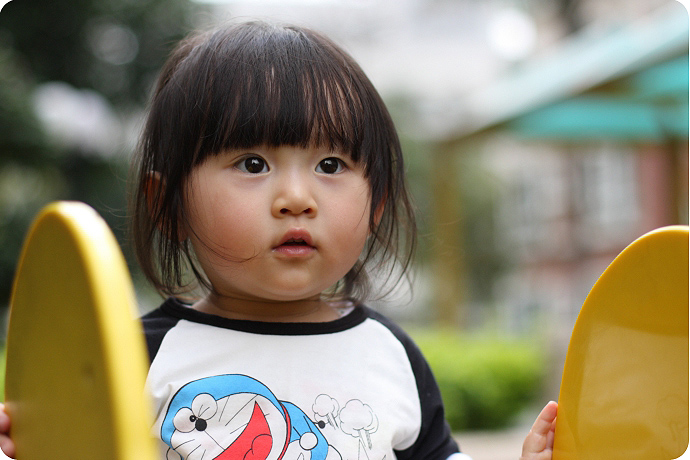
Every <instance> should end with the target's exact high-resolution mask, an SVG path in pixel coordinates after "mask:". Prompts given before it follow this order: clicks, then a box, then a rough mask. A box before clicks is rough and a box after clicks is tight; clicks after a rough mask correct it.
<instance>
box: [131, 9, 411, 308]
mask: <svg viewBox="0 0 690 460" xmlns="http://www.w3.org/2000/svg"><path fill="white" fill-rule="evenodd" d="M259 145H265V146H267V147H279V146H285V145H287V146H298V147H304V148H306V147H327V148H331V149H337V150H339V151H342V152H345V153H347V154H349V155H350V156H351V158H352V159H353V161H355V162H356V163H360V162H361V163H362V164H363V166H364V172H365V177H366V178H367V180H368V182H369V184H370V191H371V215H370V216H369V221H370V232H371V236H370V238H369V241H368V243H367V246H366V247H365V250H364V252H363V254H362V256H361V257H360V261H359V262H358V263H357V264H356V265H355V266H354V267H353V268H352V270H350V272H349V273H348V274H347V275H346V276H345V277H344V279H343V280H341V282H340V283H339V285H338V286H337V287H336V292H337V293H338V295H339V296H342V297H346V298H352V299H354V300H362V298H363V297H365V296H368V295H369V294H370V292H369V286H368V281H367V278H368V277H367V272H366V270H365V267H367V266H369V265H372V264H373V265H376V266H377V267H378V268H380V267H382V266H387V263H389V262H391V261H397V262H398V263H399V264H400V265H401V266H402V268H403V269H402V272H403V273H404V272H405V271H406V270H407V268H408V266H409V264H410V262H411V258H412V254H413V251H414V246H415V238H416V227H415V220H414V214H413V210H412V205H411V203H410V199H409V197H408V193H407V190H406V186H405V180H404V169H403V158H402V151H401V147H400V141H399V139H398V135H397V132H396V130H395V127H394V125H393V122H392V120H391V117H390V114H389V113H388V110H387V109H386V107H385V104H384V103H383V100H382V99H381V97H380V96H379V94H378V93H377V91H376V90H375V89H374V87H373V85H372V84H371V82H370V81H369V79H368V78H367V77H366V75H365V74H364V72H363V71H362V69H361V68H360V67H359V66H358V65H357V63H356V62H355V61H354V60H353V59H352V58H351V57H350V56H349V55H348V54H347V53H346V52H345V51H343V50H342V49H341V48H340V47H338V46H337V45H336V44H334V43H333V42H332V41H331V40H330V39H328V38H327V37H325V36H324V35H322V34H320V33H318V32H315V31H313V30H310V29H306V28H302V27H297V26H291V25H277V24H269V23H265V22H260V21H252V22H244V23H231V24H226V25H224V26H222V27H219V28H217V29H214V30H211V31H208V32H205V33H200V34H195V35H192V36H191V37H189V38H187V39H186V40H183V41H182V42H181V43H180V44H179V45H178V46H177V48H176V49H175V50H174V51H173V53H172V55H171V56H170V58H169V59H168V61H167V63H166V64H165V66H164V67H163V69H162V71H161V74H160V76H159V79H158V82H157V85H156V88H155V91H154V94H153V98H152V101H151V107H150V111H149V114H148V118H147V120H146V124H145V127H144V131H143V133H142V137H141V140H140V144H139V148H138V156H137V160H136V161H135V168H136V169H135V174H136V176H135V184H134V187H135V189H134V191H133V194H132V200H131V208H132V211H131V212H132V221H131V222H132V228H131V231H132V237H133V242H134V248H135V251H136V255H137V258H138V260H139V262H140V265H141V268H142V271H143V273H144V275H145V276H146V277H147V278H148V279H149V281H151V282H152V284H153V285H154V286H155V287H156V289H157V290H158V291H159V292H161V293H162V294H165V295H176V294H180V293H182V292H184V291H186V290H189V288H190V284H189V282H187V281H185V271H186V268H185V267H188V268H189V269H191V271H192V272H193V274H194V275H195V278H196V280H197V281H198V282H200V283H201V284H202V285H205V286H206V287H210V286H208V282H207V281H205V277H204V276H203V275H202V272H201V271H200V269H199V268H198V266H197V264H196V263H195V262H194V257H193V253H192V250H191V247H190V244H189V242H188V241H181V238H180V228H181V226H180V222H181V219H184V218H185V209H184V192H183V191H184V190H185V184H186V180H187V178H188V176H189V174H190V173H191V171H192V170H193V168H194V167H195V166H197V165H199V164H201V163H202V162H203V161H204V160H205V159H206V158H208V157H209V156H211V155H215V154H218V153H220V152H223V151H226V150H228V149H242V148H251V147H256V146H259ZM152 174H155V175H157V178H158V180H155V181H154V180H151V177H152V176H151V175H152ZM381 206H383V208H382V209H383V212H382V215H381V218H380V220H378V221H377V219H375V218H374V216H375V213H376V212H377V211H380V209H381ZM389 265H390V267H391V268H390V271H389V272H388V274H389V276H390V275H391V274H392V273H393V271H394V269H393V265H394V264H389Z"/></svg>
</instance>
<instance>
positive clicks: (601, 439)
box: [5, 202, 689, 460]
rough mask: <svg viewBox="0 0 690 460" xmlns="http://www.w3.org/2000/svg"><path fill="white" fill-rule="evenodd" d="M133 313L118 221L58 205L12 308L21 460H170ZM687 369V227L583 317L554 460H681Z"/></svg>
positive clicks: (38, 237)
mask: <svg viewBox="0 0 690 460" xmlns="http://www.w3.org/2000/svg"><path fill="white" fill-rule="evenodd" d="M134 305H135V304H134V295H133V289H132V285H131V279H130V276H129V274H128V272H127V268H126V265H125V262H124V258H123V257H122V254H121V252H120V250H119V248H118V246H117V243H116V241H115V238H114V237H113V235H112V233H111V232H110V230H109V229H108V227H107V225H106V224H105V222H104V221H103V220H102V219H101V218H100V217H99V216H98V215H97V214H96V212H95V211H93V210H92V209H91V208H89V207H88V206H87V205H85V204H82V203H75V202H58V203H54V204H51V205H49V206H47V207H46V208H45V209H44V210H43V212H41V214H40V215H39V216H38V218H37V219H36V221H35V222H34V224H33V226H32V228H31V230H30V233H29V236H28V238H27V240H26V243H25V246H24V249H23V252H22V256H21V260H20V264H19V268H18V271H17V275H16V278H15V283H14V290H13V294H12V299H11V310H10V322H9V332H8V342H7V371H6V383H5V384H6V392H5V398H6V402H7V409H8V411H9V413H10V415H11V417H12V424H13V425H12V426H13V428H12V437H13V439H14V441H15V443H16V445H17V458H18V460H47V459H51V460H68V459H69V460H94V459H99V460H104V459H113V460H153V459H154V458H157V455H156V452H155V444H154V441H153V438H152V437H151V436H150V427H151V424H152V418H151V413H150V412H151V407H150V403H149V401H148V398H147V397H146V395H145V392H144V382H145V376H146V369H147V357H146V351H145V347H144V341H143V335H142V333H141V329H140V326H139V324H138V322H137V321H136V317H135V316H136V313H135V312H136V309H135V306H134ZM688 359H689V358H688V228H687V227H667V228H663V229H659V230H656V231H653V232H650V233H648V234H646V235H644V236H642V237H641V238H639V239H638V240H636V241H635V242H633V243H632V244H631V245H630V246H629V247H628V248H627V249H625V250H624V251H623V252H622V253H621V254H620V255H619V256H618V257H617V258H616V259H615V260H614V262H613V263H612V264H611V265H610V266H609V267H608V268H607V270H606V271H605V272H604V274H603V275H602V276H601V278H600V279H599V280H598V281H597V283H596V284H595V286H594V287H593V288H592V291H591V292H590V294H589V296H588V297H587V299H586V301H585V304H584V306H583V307H582V311H581V312H580V315H579V317H578V320H577V323H576V325H575V329H574V331H573V335H572V338H571V341H570V346H569V349H568V354H567V358H566V362H565V369H564V373H563V379H562V384H561V393H560V396H559V414H558V418H557V425H556V439H555V446H554V455H553V458H554V460H571V459H572V460H574V459H578V460H617V459H621V460H622V459H625V460H635V459H640V460H643V459H644V460H650V459H659V460H666V459H673V458H676V457H678V456H680V455H681V454H682V453H683V452H684V451H685V450H686V448H687V446H688V392H689V390H688ZM517 454H518V453H517V452H516V456H517Z"/></svg>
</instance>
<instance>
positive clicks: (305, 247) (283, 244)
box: [273, 229, 316, 257]
mask: <svg viewBox="0 0 690 460" xmlns="http://www.w3.org/2000/svg"><path fill="white" fill-rule="evenodd" d="M273 250H274V251H275V252H278V253H280V254H283V255H286V256H291V257H302V256H307V255H309V254H311V253H312V252H314V251H316V247H315V246H314V243H313V240H312V238H311V235H310V234H309V232H308V231H306V230H303V229H292V230H290V231H288V232H287V233H286V234H285V235H283V237H282V238H281V240H280V242H279V243H278V244H277V245H276V246H275V247H274V248H273Z"/></svg>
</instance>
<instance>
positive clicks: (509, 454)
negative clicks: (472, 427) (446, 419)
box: [454, 426, 529, 460]
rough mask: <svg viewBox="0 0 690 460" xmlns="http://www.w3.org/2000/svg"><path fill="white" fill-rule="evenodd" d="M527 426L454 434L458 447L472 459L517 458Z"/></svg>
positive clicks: (498, 459)
mask: <svg viewBox="0 0 690 460" xmlns="http://www.w3.org/2000/svg"><path fill="white" fill-rule="evenodd" d="M528 432H529V426H524V427H522V426H520V427H517V428H510V429H507V430H501V431H478V432H473V431H470V432H462V433H456V434H455V435H454V437H455V439H456V441H457V442H458V444H459V445H460V449H461V450H462V451H463V452H464V453H466V454H467V455H469V456H470V457H472V460H517V459H519V458H520V453H521V452H522V442H523V441H524V440H525V436H526V435H527V433H528Z"/></svg>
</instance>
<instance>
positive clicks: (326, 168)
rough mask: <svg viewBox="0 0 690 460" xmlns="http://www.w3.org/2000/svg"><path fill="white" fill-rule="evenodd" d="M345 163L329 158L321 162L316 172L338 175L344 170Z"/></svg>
mask: <svg viewBox="0 0 690 460" xmlns="http://www.w3.org/2000/svg"><path fill="white" fill-rule="evenodd" d="M343 168H344V166H343V161H342V160H341V159H339V158H335V157H329V158H324V159H323V160H321V161H319V164H318V165H316V172H318V173H323V174H337V173H339V172H341V171H342V170H343Z"/></svg>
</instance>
